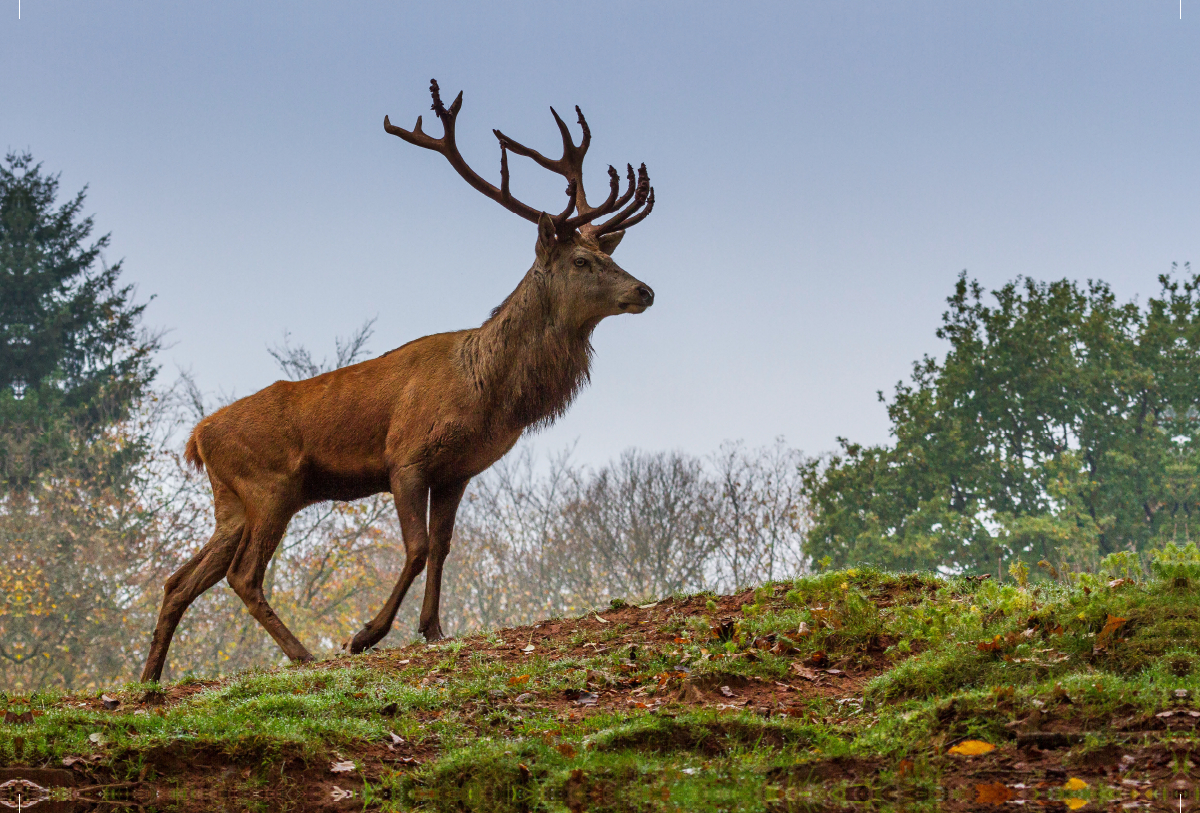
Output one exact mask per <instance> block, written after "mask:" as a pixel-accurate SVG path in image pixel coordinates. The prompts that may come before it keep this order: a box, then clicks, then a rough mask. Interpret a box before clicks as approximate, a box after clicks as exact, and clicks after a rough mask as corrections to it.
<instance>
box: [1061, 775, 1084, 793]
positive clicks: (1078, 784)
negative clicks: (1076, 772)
mask: <svg viewBox="0 0 1200 813" xmlns="http://www.w3.org/2000/svg"><path fill="white" fill-rule="evenodd" d="M1087 786H1088V783H1087V782H1084V781H1083V780H1082V779H1080V778H1079V777H1077V776H1072V777H1071V778H1070V779H1068V780H1067V782H1066V784H1064V785H1063V790H1084V789H1085V788H1087Z"/></svg>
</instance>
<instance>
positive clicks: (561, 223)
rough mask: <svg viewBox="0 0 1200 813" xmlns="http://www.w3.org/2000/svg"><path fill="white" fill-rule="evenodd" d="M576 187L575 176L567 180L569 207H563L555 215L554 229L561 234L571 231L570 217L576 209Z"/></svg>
mask: <svg viewBox="0 0 1200 813" xmlns="http://www.w3.org/2000/svg"><path fill="white" fill-rule="evenodd" d="M576 188H577V185H576V183H575V179H574V178H572V179H571V180H569V181H567V208H566V209H563V210H562V212H561V213H559V214H557V215H555V216H554V230H555V231H556V232H558V233H559V234H569V233H570V231H569V227H568V222H569V221H568V218H569V217H570V216H571V212H573V211H574V210H575V190H576Z"/></svg>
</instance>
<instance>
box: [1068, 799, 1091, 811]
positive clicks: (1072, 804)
mask: <svg viewBox="0 0 1200 813" xmlns="http://www.w3.org/2000/svg"><path fill="white" fill-rule="evenodd" d="M1063 804H1065V805H1066V806H1067V809H1068V810H1078V809H1079V808H1081V807H1083V806H1084V805H1086V804H1087V799H1075V798H1070V799H1063Z"/></svg>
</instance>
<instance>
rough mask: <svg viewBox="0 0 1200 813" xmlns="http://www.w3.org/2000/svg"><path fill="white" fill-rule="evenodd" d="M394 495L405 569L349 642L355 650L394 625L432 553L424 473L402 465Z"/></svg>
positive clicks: (379, 638)
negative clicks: (399, 611)
mask: <svg viewBox="0 0 1200 813" xmlns="http://www.w3.org/2000/svg"><path fill="white" fill-rule="evenodd" d="M392 497H393V498H394V499H395V501H396V513H397V515H398V516H399V517H400V533H401V534H402V535H403V537H404V553H405V558H404V569H403V570H401V571H400V578H399V579H397V580H396V586H395V587H394V588H392V594H391V595H390V596H388V600H387V603H386V604H384V605H383V608H382V609H381V610H380V611H379V614H378V615H376V616H375V617H374V618H372V619H371V620H370V621H368V622H367V624H366V626H364V627H363V628H362V629H361V630H359V631H358V634H357V635H355V636H354V638H353V639H351V641H350V642H349V644H348V645H347V646H346V648H347V649H349V650H350V652H351V653H352V654H358V653H359V652H362V651H364V650H366V649H370V648H371V647H373V646H375V644H377V643H379V642H380V641H382V640H383V638H384V636H386V635H387V634H388V632H390V631H391V629H392V622H393V621H395V620H396V612H397V611H398V610H399V609H400V602H402V601H404V594H405V593H407V592H408V588H409V587H411V586H412V583H413V579H415V578H417V576H418V575H420V573H421V571H422V570H424V569H425V560H426V558H427V557H428V556H429V534H428V532H427V528H426V519H427V518H426V509H427V506H428V504H429V486H428V485H427V484H426V482H425V479H424V477H422V476H421V475H419V474H417V473H415V472H413V471H412V470H411V469H402V470H401V472H400V473H399V474H396V475H393V477H392Z"/></svg>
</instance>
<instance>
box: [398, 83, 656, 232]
mask: <svg viewBox="0 0 1200 813" xmlns="http://www.w3.org/2000/svg"><path fill="white" fill-rule="evenodd" d="M429 91H430V93H431V94H432V96H433V105H432V108H431V109H432V110H433V111H434V113H435V114H437V117H438V118H439V119H440V120H441V122H442V130H443V133H442V137H441V138H433V137H432V136H429V135H427V134H426V133H425V132H424V131H422V129H421V117H420V116H417V124H416V126H415V127H413V129H412V130H411V131H410V130H405V129H403V128H401V127H396V126H394V125H393V124H392V123H391V121H389V119H388V117H387V116H384V117H383V129H384V130H386V131H387V132H389V133H391V134H392V135H394V136H399V137H400V138H402V139H404V140H405V141H407V142H408V143H410V144H416V145H417V146H418V147H424V148H425V149H427V150H433V151H434V152H440V153H441V154H442V155H444V156H445V157H446V160H447V161H449V162H450V165H451V166H452V167H454V169H455V170H456V171H457V172H458V174H459V175H461V176H462V177H463V179H464V180H466V182H467V183H469V184H470V185H471V186H472V187H474V188H475V189H477V190H478V191H480V192H482V193H483V194H484V195H486V196H488V197H489V198H491V199H492V200H494V201H496V202H497V203H499V204H500V205H501V206H503V207H504V208H505V209H508V210H509V211H510V212H513V213H515V214H518V215H520V216H521V217H523V218H525V219H526V220H529V221H531V222H533V223H536V222H538V218H539V217H540V216H541V214H542V212H541V211H540V210H538V209H534V208H533V207H532V206H529V205H528V204H525V203H522V202H521V201H519V200H517V199H516V198H514V197H513V196H512V193H511V192H510V191H509V173H508V151H509V150H512V151H513V152H515V153H516V154H517V155H523V156H525V157H526V158H532V159H533V160H534V161H535V162H536V163H538V164H539V165H541V166H542V167H544V168H545V169H548V170H550V171H551V172H556V173H558V174H559V175H562V176H563V177H564V178H566V179H567V198H568V201H567V208H566V209H564V210H563V211H562V212H561V213H560V214H558V215H555V216H554V218H553V220H554V225H555V230H556V231H557V232H558V233H559V234H560V235H562V236H564V237H565V236H567V235H569V234H571V233H572V232H574V231H576V230H577V229H578V230H579V231H581V232H584V233H585V234H587V235H589V236H591V237H598V236H600V235H602V234H607V233H609V232H614V231H617V230H618V229H626V228H629V227H630V226H632V225H634V224H636V223H640V222H641V221H642V220H643V219H644V218H645V217H646V215H648V214H650V210H651V209H653V208H654V189H653V187H651V186H650V177H649V175H648V174H647V172H646V165H645V164H642V165H641V167H640V168H639V170H638V174H637V179H636V181H635V180H634V173H633V167H632V166H631V165H627V169H628V176H627V177H628V187H627V188H626V190H625V194H623V195H619V193H620V187H621V184H620V176H619V175H618V174H617V170H616V169H614V168H613V167H611V166H610V167H609V168H608V178H609V192H608V198H607V199H605V201H604V202H603V203H601V204H600V205H599V206H596V207H592V206H590V205H589V204H588V202H587V195H586V194H585V193H584V190H583V159H584V156H586V155H587V150H588V146H590V144H591V142H592V131H591V129H590V128H589V127H588V124H587V120H586V119H584V117H583V111H582V110H580V109H579V107H578V106H576V107H575V112H576V114H578V116H579V126H580V127H581V128H582V129H583V139H582V140H581V141H580V143H579V144H575V142H574V140H573V139H572V138H571V131H570V129H569V128H568V127H567V125H566V122H564V121H563V120H562V118H561V117H560V116H559V115H558V113H557V112H556V111H555V110H554V108H553V107H552V108H550V113H551V114H552V115H553V116H554V121H555V123H557V124H558V130H559V133H561V134H562V141H563V157H562V158H559V159H557V160H554V159H550V158H547V157H546V156H544V155H542V154H541V153H540V152H538V151H537V150H534V149H531V148H529V147H526V146H525V145H523V144H520V143H518V142H516V141H514V140H512V139H511V138H509V137H508V136H506V135H504V134H503V133H502V132H500V131H499V130H493V131H492V132H493V133H495V135H496V138H497V140H499V142H500V187H499V188H496V187H495V186H493V185H492V184H490V183H489V182H487V181H486V180H484V179H483V178H482V177H480V175H479V174H478V173H476V172H475V171H474V170H473V169H471V167H470V166H468V165H467V162H466V160H464V159H463V157H462V154H461V153H460V152H459V151H458V145H457V144H456V143H455V141H454V127H455V121H456V119H457V117H458V111H459V109H460V108H461V107H462V93H461V92H460V93H459V94H458V96H457V98H455V100H454V102H453V103H452V104H451V105H450V107H449V108H447V107H446V106H445V105H444V104H442V98H441V93H440V89H439V88H438V83H437V80H436V79H434V80H431V81H430V83H429ZM631 198H632V201H633V202H632V203H630V199H631ZM627 203H628V204H629V205H628V206H625V205H626V204H627ZM622 206H625V208H624V209H621V207H622ZM643 206H644V207H645V208H642V207H643ZM618 209H621V211H619V212H617V214H615V215H614V216H613V217H612V218H610V219H609V220H607V221H605V222H604V223H602V224H599V225H596V224H595V223H594V222H593V221H595V220H598V219H599V218H601V217H604V216H605V215H608V214H612V213H613V212H614V211H616V210H618ZM639 209H641V211H638V210H639ZM576 210H577V211H578V212H579V214H577V215H576V216H575V217H571V213H572V212H573V211H576Z"/></svg>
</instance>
